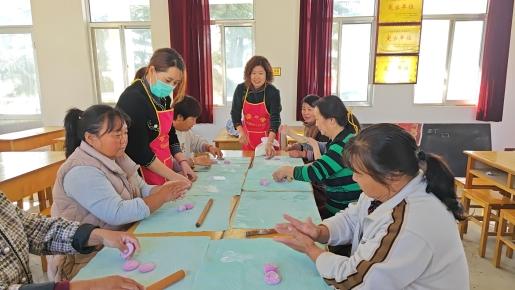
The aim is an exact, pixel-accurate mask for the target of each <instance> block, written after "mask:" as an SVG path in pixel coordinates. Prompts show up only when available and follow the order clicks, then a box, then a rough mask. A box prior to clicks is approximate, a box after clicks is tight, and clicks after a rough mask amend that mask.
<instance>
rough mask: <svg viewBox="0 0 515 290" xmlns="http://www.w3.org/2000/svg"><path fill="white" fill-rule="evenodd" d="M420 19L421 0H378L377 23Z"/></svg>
mask: <svg viewBox="0 0 515 290" xmlns="http://www.w3.org/2000/svg"><path fill="white" fill-rule="evenodd" d="M421 21H422V0H379V19H378V22H379V24H383V23H406V22H421Z"/></svg>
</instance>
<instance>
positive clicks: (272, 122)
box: [231, 56, 282, 157]
mask: <svg viewBox="0 0 515 290" xmlns="http://www.w3.org/2000/svg"><path fill="white" fill-rule="evenodd" d="M244 78H245V82H243V83H241V84H239V85H238V86H237V87H236V90H235V91H234V97H233V102H232V109H231V118H232V122H233V124H234V128H236V129H237V130H238V132H239V133H240V138H239V141H240V143H241V144H242V146H243V147H242V148H243V150H252V151H253V150H255V149H256V146H257V145H259V144H260V143H261V142H262V141H261V138H263V137H268V139H267V141H266V156H267V157H272V156H273V155H274V154H275V148H274V145H273V141H274V139H275V140H279V126H280V125H281V110H282V107H281V96H280V93H279V90H278V89H277V88H275V86H274V85H272V84H271V83H272V81H273V78H274V77H273V73H272V66H271V65H270V63H269V62H268V60H267V59H266V58H264V57H262V56H254V57H252V58H251V59H250V60H249V61H248V62H247V64H246V65H245V72H244ZM277 149H278V148H277Z"/></svg>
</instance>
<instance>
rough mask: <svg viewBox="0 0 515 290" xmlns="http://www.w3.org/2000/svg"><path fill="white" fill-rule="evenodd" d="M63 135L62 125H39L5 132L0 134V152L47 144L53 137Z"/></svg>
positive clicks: (52, 142)
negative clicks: (33, 127)
mask: <svg viewBox="0 0 515 290" xmlns="http://www.w3.org/2000/svg"><path fill="white" fill-rule="evenodd" d="M60 137H64V128H63V127H41V128H36V129H30V130H24V131H18V132H12V133H6V134H2V135H0V152H5V151H28V150H31V149H36V148H40V147H43V146H49V145H52V144H54V143H55V141H54V139H56V138H60Z"/></svg>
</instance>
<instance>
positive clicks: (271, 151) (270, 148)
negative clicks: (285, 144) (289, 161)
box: [265, 142, 275, 159]
mask: <svg viewBox="0 0 515 290" xmlns="http://www.w3.org/2000/svg"><path fill="white" fill-rule="evenodd" d="M265 154H266V155H265V158H267V159H270V158H272V157H274V155H275V148H274V145H273V143H270V142H266V146H265Z"/></svg>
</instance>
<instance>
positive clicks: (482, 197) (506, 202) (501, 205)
mask: <svg viewBox="0 0 515 290" xmlns="http://www.w3.org/2000/svg"><path fill="white" fill-rule="evenodd" d="M471 201H472V202H474V204H477V205H478V206H479V207H480V208H482V215H470V216H468V218H467V219H466V220H464V221H462V222H461V223H460V237H461V238H463V234H465V233H466V232H467V226H468V222H469V221H472V222H474V223H477V224H479V225H480V226H481V234H480V240H479V256H481V257H484V256H485V251H486V242H487V239H488V236H495V235H496V234H497V228H498V226H499V223H498V222H499V215H498V213H496V212H498V211H499V210H501V209H515V202H514V201H512V200H511V199H510V198H508V197H506V196H504V195H502V194H500V193H499V192H497V191H494V190H490V189H471V188H465V189H463V195H462V203H463V208H464V211H465V214H469V209H470V203H471ZM490 221H493V222H494V228H495V231H494V232H490V231H489V226H490Z"/></svg>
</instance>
